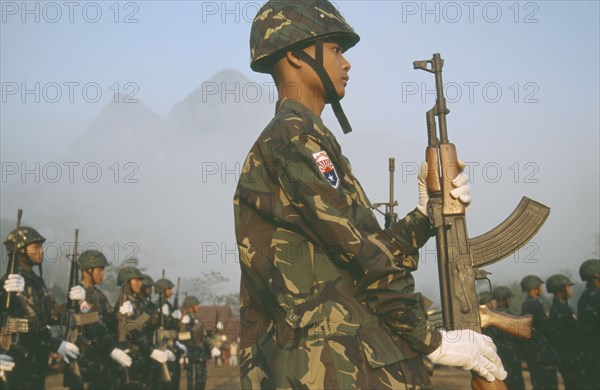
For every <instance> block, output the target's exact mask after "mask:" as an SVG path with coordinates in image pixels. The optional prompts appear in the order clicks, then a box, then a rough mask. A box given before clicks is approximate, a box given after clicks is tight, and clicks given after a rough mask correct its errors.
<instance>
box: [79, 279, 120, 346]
mask: <svg viewBox="0 0 600 390" xmlns="http://www.w3.org/2000/svg"><path fill="white" fill-rule="evenodd" d="M80 285H81V286H82V287H83V288H84V289H85V300H84V301H82V302H80V304H79V309H80V311H81V312H82V313H94V312H97V313H98V316H99V317H100V322H99V323H96V324H90V325H86V326H84V327H83V336H84V337H85V339H86V340H88V341H90V342H92V343H93V346H94V347H95V348H98V352H100V353H101V354H103V355H106V354H108V353H110V352H111V351H112V350H113V348H115V346H116V342H115V340H116V337H115V335H116V330H117V318H116V316H115V313H114V312H113V310H112V309H111V306H110V303H109V302H108V298H106V295H104V293H103V292H102V291H101V290H100V289H98V288H97V287H96V286H87V287H86V286H84V285H83V283H80Z"/></svg>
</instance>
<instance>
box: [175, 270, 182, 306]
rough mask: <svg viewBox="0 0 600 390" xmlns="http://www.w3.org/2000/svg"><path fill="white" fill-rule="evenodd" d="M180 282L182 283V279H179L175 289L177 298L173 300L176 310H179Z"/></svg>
mask: <svg viewBox="0 0 600 390" xmlns="http://www.w3.org/2000/svg"><path fill="white" fill-rule="evenodd" d="M180 282H181V278H180V277H177V286H176V287H175V298H174V299H173V308H174V310H179V283H180Z"/></svg>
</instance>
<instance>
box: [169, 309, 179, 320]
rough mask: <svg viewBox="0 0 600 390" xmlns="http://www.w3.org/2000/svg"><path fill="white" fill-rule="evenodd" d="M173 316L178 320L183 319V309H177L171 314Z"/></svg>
mask: <svg viewBox="0 0 600 390" xmlns="http://www.w3.org/2000/svg"><path fill="white" fill-rule="evenodd" d="M171 315H172V316H173V318H175V319H176V320H180V319H181V310H179V309H177V310H175V311H174V312H173V314H171Z"/></svg>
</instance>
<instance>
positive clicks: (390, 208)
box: [373, 157, 398, 229]
mask: <svg viewBox="0 0 600 390" xmlns="http://www.w3.org/2000/svg"><path fill="white" fill-rule="evenodd" d="M389 169H390V200H389V202H386V203H373V208H374V209H375V210H377V211H378V212H380V213H381V214H383V215H384V216H385V228H386V229H388V228H389V227H390V226H391V225H392V223H394V222H396V221H397V220H398V214H396V213H395V212H394V207H395V206H398V202H397V201H396V200H395V199H394V170H395V169H396V160H395V159H394V158H393V157H390V158H389ZM381 206H385V212H383V211H381V210H379V207H381Z"/></svg>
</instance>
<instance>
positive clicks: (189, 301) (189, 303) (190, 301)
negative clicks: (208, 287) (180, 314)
mask: <svg viewBox="0 0 600 390" xmlns="http://www.w3.org/2000/svg"><path fill="white" fill-rule="evenodd" d="M199 304H200V301H199V300H198V298H196V297H195V296H193V295H188V296H187V297H185V299H184V300H183V303H182V304H181V309H182V310H187V309H189V308H190V307H193V306H196V305H199Z"/></svg>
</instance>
